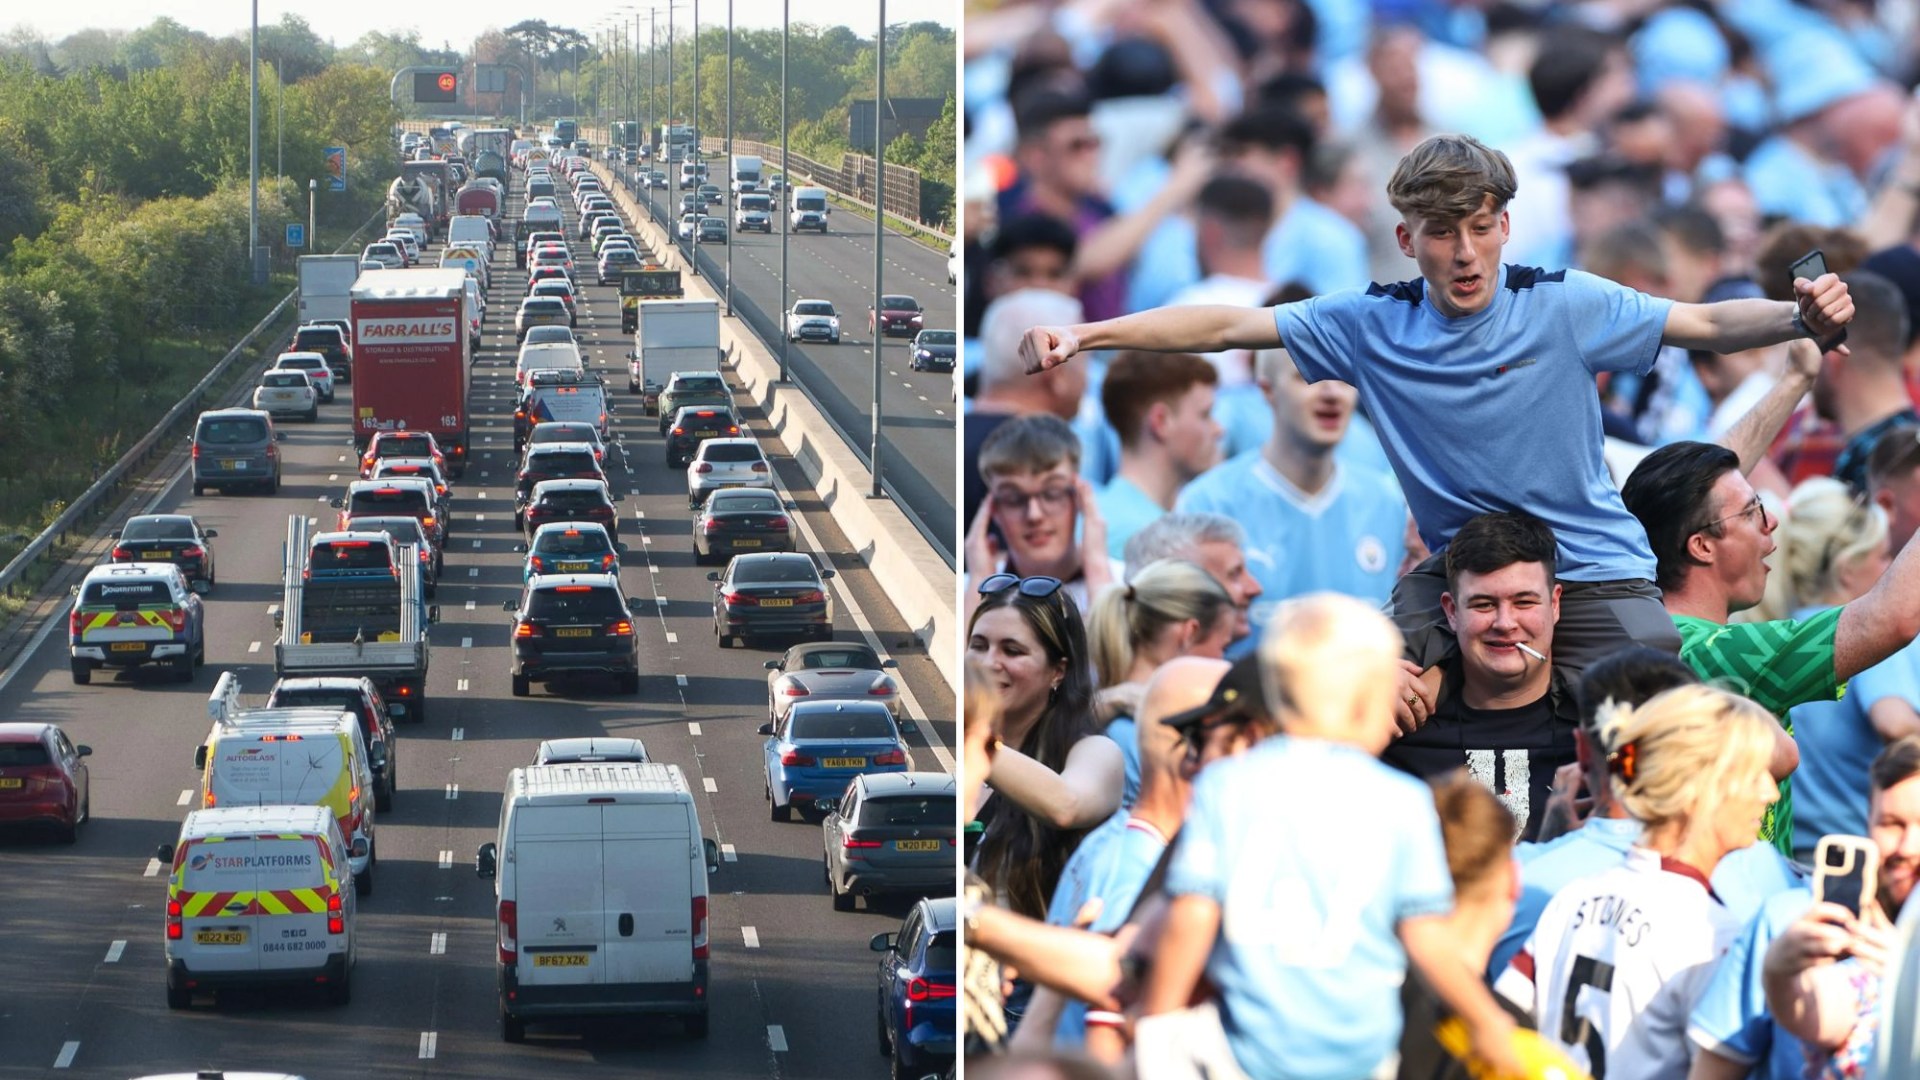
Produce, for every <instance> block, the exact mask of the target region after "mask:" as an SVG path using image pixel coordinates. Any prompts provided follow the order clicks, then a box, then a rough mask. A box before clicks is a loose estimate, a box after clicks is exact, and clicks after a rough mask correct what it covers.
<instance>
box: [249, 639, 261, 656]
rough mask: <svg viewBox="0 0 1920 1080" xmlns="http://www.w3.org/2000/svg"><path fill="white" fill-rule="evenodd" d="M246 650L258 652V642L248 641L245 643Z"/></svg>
mask: <svg viewBox="0 0 1920 1080" xmlns="http://www.w3.org/2000/svg"><path fill="white" fill-rule="evenodd" d="M247 651H248V652H250V653H256V652H259V651H260V643H259V642H257V641H250V642H248V643H247Z"/></svg>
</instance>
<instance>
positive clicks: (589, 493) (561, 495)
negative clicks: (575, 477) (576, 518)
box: [540, 488, 607, 512]
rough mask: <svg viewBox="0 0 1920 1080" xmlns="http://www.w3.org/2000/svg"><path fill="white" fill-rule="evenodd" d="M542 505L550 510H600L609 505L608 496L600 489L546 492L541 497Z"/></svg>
mask: <svg viewBox="0 0 1920 1080" xmlns="http://www.w3.org/2000/svg"><path fill="white" fill-rule="evenodd" d="M540 505H541V506H542V507H544V508H546V509H548V510H565V511H568V512H573V511H576V510H598V509H600V508H601V507H603V506H605V505H607V499H606V496H604V495H602V494H600V490H599V489H598V488H562V489H560V490H559V491H548V492H544V493H542V494H541V496H540Z"/></svg>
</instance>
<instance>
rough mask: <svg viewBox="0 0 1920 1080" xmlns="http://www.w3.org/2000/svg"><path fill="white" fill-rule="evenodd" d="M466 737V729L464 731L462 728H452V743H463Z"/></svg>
mask: <svg viewBox="0 0 1920 1080" xmlns="http://www.w3.org/2000/svg"><path fill="white" fill-rule="evenodd" d="M466 737H467V729H466V728H463V727H457V728H454V729H453V741H454V742H463V741H465V739H466Z"/></svg>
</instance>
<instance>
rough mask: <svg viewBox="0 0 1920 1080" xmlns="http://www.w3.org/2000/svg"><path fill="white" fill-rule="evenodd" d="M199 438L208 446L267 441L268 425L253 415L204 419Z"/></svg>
mask: <svg viewBox="0 0 1920 1080" xmlns="http://www.w3.org/2000/svg"><path fill="white" fill-rule="evenodd" d="M196 437H197V439H198V440H199V441H200V442H202V443H205V444H207V445H208V446H244V445H246V444H247V443H262V442H266V441H267V425H266V422H265V421H263V420H257V419H255V418H253V417H251V416H234V417H223V418H221V419H219V420H203V421H201V423H200V433H199V435H198V436H196Z"/></svg>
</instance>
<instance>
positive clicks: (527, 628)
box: [513, 622, 540, 638]
mask: <svg viewBox="0 0 1920 1080" xmlns="http://www.w3.org/2000/svg"><path fill="white" fill-rule="evenodd" d="M513 636H514V637H517V638H523V637H539V636H540V628H539V627H537V626H535V625H533V624H532V623H530V622H521V623H515V624H514V627H513Z"/></svg>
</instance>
